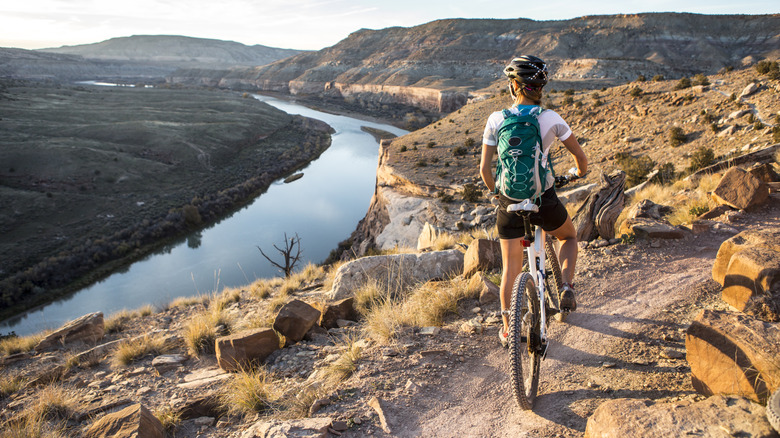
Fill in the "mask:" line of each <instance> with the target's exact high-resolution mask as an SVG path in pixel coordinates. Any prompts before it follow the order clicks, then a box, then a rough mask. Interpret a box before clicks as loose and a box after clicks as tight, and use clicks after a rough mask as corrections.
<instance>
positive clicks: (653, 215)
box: [626, 199, 672, 220]
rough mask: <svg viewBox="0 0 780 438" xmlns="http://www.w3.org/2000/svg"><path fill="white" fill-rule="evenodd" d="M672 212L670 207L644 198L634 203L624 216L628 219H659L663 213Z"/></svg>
mask: <svg viewBox="0 0 780 438" xmlns="http://www.w3.org/2000/svg"><path fill="white" fill-rule="evenodd" d="M671 212H672V207H669V206H667V205H660V204H656V203H655V202H653V201H651V200H649V199H644V200H642V201H640V202H639V203H637V204H636V205H634V206H633V207H632V208H631V209H630V210H629V211H628V215H627V216H626V217H627V218H628V219H635V218H647V219H656V220H661V219H662V218H663V217H664V216H665V215H668V214H669V213H671Z"/></svg>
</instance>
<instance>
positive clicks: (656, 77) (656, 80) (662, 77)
mask: <svg viewBox="0 0 780 438" xmlns="http://www.w3.org/2000/svg"><path fill="white" fill-rule="evenodd" d="M663 80H664V75H655V76H653V82H661V81H663Z"/></svg>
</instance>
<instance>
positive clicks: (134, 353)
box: [111, 336, 171, 368]
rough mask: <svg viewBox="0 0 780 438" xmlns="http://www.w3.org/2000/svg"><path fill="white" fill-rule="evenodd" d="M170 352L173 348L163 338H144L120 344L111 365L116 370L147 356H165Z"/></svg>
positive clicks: (113, 355) (112, 356)
mask: <svg viewBox="0 0 780 438" xmlns="http://www.w3.org/2000/svg"><path fill="white" fill-rule="evenodd" d="M170 350H171V347H170V346H169V345H168V344H167V343H166V342H165V338H163V337H162V336H144V337H141V338H137V339H131V340H127V341H125V342H122V343H120V344H119V346H118V347H117V348H116V350H114V353H113V354H112V355H111V364H112V365H113V366H114V367H115V368H121V367H124V366H127V365H129V364H130V363H132V362H133V361H135V360H137V359H140V358H142V357H144V356H146V355H147V354H153V355H159V354H165V353H167V352H168V351H170Z"/></svg>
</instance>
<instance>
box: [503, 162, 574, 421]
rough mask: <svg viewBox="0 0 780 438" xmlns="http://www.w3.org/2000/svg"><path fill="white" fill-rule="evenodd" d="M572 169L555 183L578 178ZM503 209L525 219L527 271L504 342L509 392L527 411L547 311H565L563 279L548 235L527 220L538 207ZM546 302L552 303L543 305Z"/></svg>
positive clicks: (544, 342)
mask: <svg viewBox="0 0 780 438" xmlns="http://www.w3.org/2000/svg"><path fill="white" fill-rule="evenodd" d="M572 171H575V172H571V171H570V173H569V175H566V176H559V177H556V178H555V186H556V187H563V186H565V185H566V184H568V183H569V182H572V181H574V180H576V179H578V177H577V175H576V169H572ZM507 211H509V212H515V213H517V214H520V215H523V216H525V219H526V220H525V221H524V222H525V236H524V237H523V246H524V247H525V248H526V254H527V257H526V258H527V261H528V272H522V273H521V274H519V275H518V276H517V278H516V279H515V282H514V285H513V287H512V302H511V306H510V309H509V336H508V342H509V360H510V365H511V367H512V375H511V381H512V392H513V394H514V397H515V400H517V403H518V404H519V405H520V407H521V408H522V409H525V410H530V409H532V407H533V403H534V400H535V399H536V393H537V391H538V390H539V367H540V365H541V361H542V359H544V357H545V356H546V354H547V348H548V346H549V343H548V339H547V324H548V323H549V320H548V318H547V316H548V314H549V315H550V316H554V317H555V318H556V319H557V320H559V321H564V320H565V318H566V316H567V315H568V312H564V311H561V309H560V303H559V295H558V294H559V291H560V288H561V287H562V281H563V279H562V276H561V268H560V265H559V263H558V257H557V254H556V251H555V248H554V247H553V242H552V238H551V237H549V236H546V235H545V233H544V231H542V229H541V228H540V227H536V226H535V225H532V224H531V222H530V221H529V220H528V215H530V214H531V213H535V212H538V211H539V207H538V206H537V205H536V204H534V203H533V201H531V200H530V199H526V200H524V201H522V202H519V203H517V204H510V205H509V206H508V207H507ZM542 243H544V250H542ZM548 263H549V266H548ZM548 303H549V304H551V305H552V306H551V307H547V304H548ZM524 368H525V370H526V371H525V376H526V377H525V379H523V369H524Z"/></svg>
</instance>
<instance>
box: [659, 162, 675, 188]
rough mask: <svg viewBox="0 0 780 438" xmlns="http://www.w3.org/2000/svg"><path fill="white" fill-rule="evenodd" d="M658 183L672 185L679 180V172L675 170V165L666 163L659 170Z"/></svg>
mask: <svg viewBox="0 0 780 438" xmlns="http://www.w3.org/2000/svg"><path fill="white" fill-rule="evenodd" d="M657 178H658V181H659V182H660V183H661V184H671V183H673V182H674V180H675V179H677V172H676V171H675V170H674V164H672V163H664V164H663V165H662V166H661V167H659V168H658V177H657Z"/></svg>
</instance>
